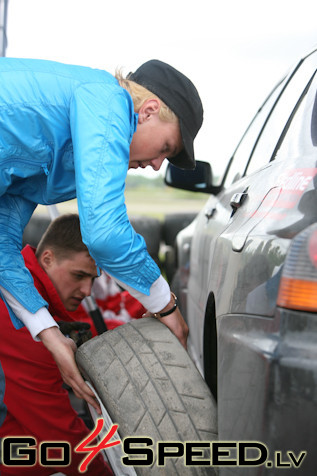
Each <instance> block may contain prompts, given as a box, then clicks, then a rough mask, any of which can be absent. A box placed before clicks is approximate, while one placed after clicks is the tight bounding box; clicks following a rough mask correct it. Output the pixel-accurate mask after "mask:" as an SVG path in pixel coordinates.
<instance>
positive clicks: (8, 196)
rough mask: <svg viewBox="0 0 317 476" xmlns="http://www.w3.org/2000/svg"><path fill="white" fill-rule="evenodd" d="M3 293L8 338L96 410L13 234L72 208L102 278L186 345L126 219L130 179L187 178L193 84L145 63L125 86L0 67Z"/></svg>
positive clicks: (122, 81)
mask: <svg viewBox="0 0 317 476" xmlns="http://www.w3.org/2000/svg"><path fill="white" fill-rule="evenodd" d="M0 84H1V88H0V292H1V296H2V298H3V299H4V301H5V302H6V305H7V307H8V309H9V312H10V315H11V319H12V320H13V323H14V325H15V326H16V328H19V327H21V326H23V325H25V326H26V327H27V328H28V330H29V331H30V333H31V335H32V336H33V338H34V339H35V340H41V341H42V342H43V344H44V345H45V346H46V347H47V348H48V349H49V351H50V352H51V353H52V355H53V357H54V359H55V361H56V363H57V365H58V366H59V369H60V371H61V374H62V377H63V379H64V381H65V382H66V383H67V384H68V385H70V386H71V387H72V388H73V390H74V392H75V394H76V395H77V396H78V397H81V398H85V399H86V400H87V401H88V402H89V403H91V404H92V405H93V406H94V407H95V408H96V409H98V404H97V403H96V402H95V400H94V397H93V393H92V392H91V390H90V389H89V388H88V386H87V385H86V384H85V383H84V381H83V379H82V377H81V375H80V373H79V371H78V369H77V367H76V364H75V359H74V351H75V349H74V343H73V341H72V340H71V339H67V338H66V337H64V336H63V334H62V333H61V332H60V331H59V329H58V327H56V323H55V321H54V319H53V318H52V317H51V316H50V314H49V312H48V311H47V303H46V302H45V301H44V300H43V298H42V297H41V296H40V294H39V293H38V292H37V290H36V289H35V287H34V284H33V280H32V277H31V275H30V273H29V272H28V270H27V269H26V267H25V265H24V261H23V258H22V255H21V253H20V251H21V248H22V234H23V230H24V228H25V226H26V224H27V223H28V221H29V220H30V217H31V215H32V213H33V211H34V210H35V208H36V206H37V204H44V205H48V204H54V203H58V202H62V201H65V200H69V199H72V198H75V197H77V200H78V213H79V217H80V225H81V232H82V237H83V241H84V243H85V244H86V246H87V248H88V250H89V253H90V255H91V256H92V257H93V259H94V260H95V262H96V264H97V266H98V267H99V268H100V269H104V270H105V271H106V272H107V273H108V274H110V275H111V276H112V277H113V278H114V279H115V280H116V281H117V282H118V283H120V285H121V286H123V287H124V288H125V289H127V290H128V291H129V292H130V293H131V294H132V295H133V296H134V297H136V298H137V299H138V300H139V301H140V302H141V303H142V304H143V305H144V307H145V308H146V309H148V311H149V313H151V314H152V315H155V316H156V317H158V318H159V319H162V322H164V324H166V325H167V326H168V327H169V328H170V329H171V331H172V332H174V334H175V335H176V336H177V337H178V338H179V340H180V342H181V343H182V344H183V345H184V346H186V340H187V334H188V328H187V325H186V323H185V321H184V319H183V318H182V315H181V313H180V311H179V309H178V307H177V299H176V297H175V296H174V295H173V294H172V293H171V292H170V288H169V286H168V284H167V282H166V281H165V280H164V278H163V277H162V276H161V274H160V270H159V268H158V267H157V265H156V264H155V262H154V261H153V260H152V259H151V257H150V256H149V254H148V252H147V250H146V245H145V242H144V240H143V238H142V237H141V236H140V235H138V234H136V233H135V231H134V230H133V228H132V226H131V224H130V222H129V219H128V216H127V212H126V206H125V199H124V184H125V178H126V174H127V171H128V169H129V168H138V167H142V168H144V167H146V166H148V165H150V166H151V167H152V168H153V169H154V170H159V168H160V167H161V164H162V162H163V161H164V159H165V158H167V159H168V160H169V161H171V162H172V163H173V164H174V165H176V166H179V167H181V168H184V169H187V168H188V169H191V168H194V167H195V158H194V149H193V141H194V138H195V136H196V135H197V132H198V130H199V129H200V127H201V124H202V121H203V107H202V103H201V100H200V97H199V94H198V92H197V90H196V88H195V86H194V85H193V83H192V82H191V81H190V80H189V79H188V78H187V77H186V76H184V75H183V74H182V73H180V72H179V71H177V70H176V69H174V68H173V67H172V66H170V65H168V64H166V63H164V62H161V61H158V60H150V61H148V62H146V63H144V64H143V65H141V66H140V67H139V68H138V69H137V70H136V71H135V72H134V73H130V74H129V75H128V77H127V78H122V77H120V76H118V77H117V78H116V77H114V76H112V75H111V74H109V73H107V72H106V71H102V70H97V69H92V68H87V67H82V66H73V65H66V64H61V63H56V62H51V61H43V60H29V59H15V58H0Z"/></svg>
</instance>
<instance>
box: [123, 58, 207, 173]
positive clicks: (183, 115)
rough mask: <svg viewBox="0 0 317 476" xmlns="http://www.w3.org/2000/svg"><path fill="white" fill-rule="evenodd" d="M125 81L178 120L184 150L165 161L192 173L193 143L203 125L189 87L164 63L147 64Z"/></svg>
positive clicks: (193, 90) (196, 98)
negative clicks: (159, 102)
mask: <svg viewBox="0 0 317 476" xmlns="http://www.w3.org/2000/svg"><path fill="white" fill-rule="evenodd" d="M127 79H130V80H131V81H134V82H135V83H138V84H140V85H141V86H143V87H145V88H146V89H148V90H149V91H151V92H152V93H154V94H155V95H156V96H158V97H159V98H160V99H161V100H162V101H163V102H164V103H165V104H166V105H167V106H168V107H169V108H170V109H171V110H172V111H173V112H174V113H175V114H176V116H177V117H178V119H179V123H180V131H181V136H182V140H183V145H184V149H183V150H182V151H181V152H180V153H179V154H178V155H176V156H175V157H172V158H171V159H168V160H169V161H170V162H171V163H172V164H173V165H175V166H176V167H180V168H182V169H194V168H195V165H196V162H195V155H194V139H195V137H196V135H197V133H198V131H199V129H200V127H201V125H202V122H203V105H202V102H201V99H200V97H199V94H198V91H197V89H196V88H195V86H194V85H193V83H192V82H191V81H190V80H189V79H188V78H187V77H186V76H185V75H184V74H182V73H180V72H179V71H177V69H175V68H173V67H172V66H170V65H169V64H167V63H163V62H162V61H159V60H150V61H147V62H146V63H144V64H142V65H141V66H140V67H139V68H138V69H137V70H136V71H135V72H134V73H129V75H128V76H127Z"/></svg>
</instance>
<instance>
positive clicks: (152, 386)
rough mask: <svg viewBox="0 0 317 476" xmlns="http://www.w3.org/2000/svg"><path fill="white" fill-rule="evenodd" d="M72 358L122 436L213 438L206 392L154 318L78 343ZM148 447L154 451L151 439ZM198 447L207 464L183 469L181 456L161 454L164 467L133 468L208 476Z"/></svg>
mask: <svg viewBox="0 0 317 476" xmlns="http://www.w3.org/2000/svg"><path fill="white" fill-rule="evenodd" d="M76 361H77V364H78V366H79V368H80V370H81V372H82V374H83V376H84V378H85V379H86V380H88V381H89V382H90V383H91V384H92V385H93V387H94V388H95V390H96V393H97V395H98V397H99V398H100V399H101V401H102V402H103V405H104V406H105V408H106V409H107V412H108V413H109V415H110V417H111V419H112V421H113V422H114V423H117V424H119V429H118V432H119V434H120V437H121V439H122V440H123V439H124V438H125V437H127V436H147V437H150V438H152V439H153V440H154V441H155V442H156V441H177V442H179V441H181V442H192V441H195V442H196V441H197V442H199V441H205V442H211V441H215V440H216V439H217V421H216V405H215V401H214V399H213V397H212V395H211V393H210V390H209V388H208V386H207V385H206V383H205V381H204V380H203V378H202V377H201V375H200V373H199V372H198V370H197V369H196V367H195V365H194V363H193V362H192V360H191V358H190V357H189V355H188V353H187V352H186V350H185V349H184V348H183V347H182V345H181V344H180V343H179V341H178V339H177V338H176V337H175V336H174V334H172V333H171V331H170V330H169V329H168V328H167V327H166V326H165V325H164V324H162V323H161V322H159V321H158V320H156V319H154V318H142V319H138V320H136V321H133V322H130V323H128V324H125V325H123V326H119V327H117V328H116V329H114V330H111V331H108V332H105V333H104V334H102V335H100V336H98V337H95V338H93V339H91V340H90V341H88V342H86V343H85V344H83V345H82V346H81V347H80V348H79V349H78V350H77V353H76ZM152 449H153V451H154V452H155V451H156V444H155V443H153V447H152ZM173 450H174V451H175V449H174V448H173ZM204 451H206V452H205V453H204V454H202V455H201V456H200V457H199V458H202V459H204V460H207V461H209V464H208V466H192V467H186V466H184V458H182V457H181V458H178V459H174V458H167V459H166V464H165V466H158V465H157V463H156V461H154V464H153V466H152V467H151V468H149V467H146V466H145V467H141V466H135V468H134V469H135V471H136V473H137V474H138V475H148V474H151V475H153V476H156V475H171V476H174V475H175V476H176V475H180V476H183V475H189V474H190V475H214V474H216V471H215V469H214V468H212V467H211V466H210V451H209V449H207V450H204ZM133 457H136V456H133ZM139 457H140V456H139ZM197 458H198V457H197V456H195V457H194V459H195V460H197ZM199 458H198V459H199ZM150 472H151V473H150Z"/></svg>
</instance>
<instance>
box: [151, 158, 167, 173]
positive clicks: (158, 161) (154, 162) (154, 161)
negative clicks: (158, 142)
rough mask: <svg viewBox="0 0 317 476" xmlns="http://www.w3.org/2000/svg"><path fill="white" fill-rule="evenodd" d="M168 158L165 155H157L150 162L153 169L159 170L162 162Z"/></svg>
mask: <svg viewBox="0 0 317 476" xmlns="http://www.w3.org/2000/svg"><path fill="white" fill-rule="evenodd" d="M165 159H166V157H165V155H161V156H160V157H157V158H156V159H152V160H151V162H150V166H151V167H152V169H153V170H155V171H158V170H160V168H161V166H162V163H163V162H164V160H165Z"/></svg>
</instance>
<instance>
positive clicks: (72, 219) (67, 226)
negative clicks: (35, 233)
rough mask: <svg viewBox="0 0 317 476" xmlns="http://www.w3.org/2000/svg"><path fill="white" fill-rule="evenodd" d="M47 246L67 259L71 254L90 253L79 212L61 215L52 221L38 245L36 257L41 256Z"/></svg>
mask: <svg viewBox="0 0 317 476" xmlns="http://www.w3.org/2000/svg"><path fill="white" fill-rule="evenodd" d="M47 248H50V249H51V250H52V251H53V252H54V254H55V256H56V258H57V259H65V258H67V257H69V255H70V254H72V253H79V252H81V251H86V252H87V253H88V249H87V246H86V245H85V244H84V243H83V241H82V236H81V232H80V222H79V216H78V215H77V214H75V213H74V214H67V215H61V216H60V217H58V218H56V219H55V220H53V221H52V222H51V223H50V225H49V227H48V228H47V230H46V232H45V233H44V235H43V236H42V238H41V240H40V242H39V244H38V246H37V249H36V257H39V256H41V254H42V253H43V252H44V250H45V249H47Z"/></svg>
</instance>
